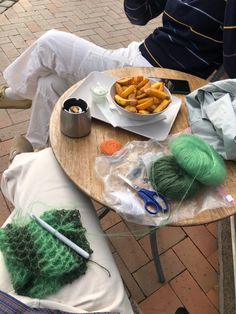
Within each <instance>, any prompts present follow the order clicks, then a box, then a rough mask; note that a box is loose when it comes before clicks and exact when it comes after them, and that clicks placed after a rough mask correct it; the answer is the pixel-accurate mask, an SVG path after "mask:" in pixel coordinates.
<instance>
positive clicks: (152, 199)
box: [138, 189, 169, 215]
mask: <svg viewBox="0 0 236 314" xmlns="http://www.w3.org/2000/svg"><path fill="white" fill-rule="evenodd" d="M138 195H139V196H140V197H141V198H142V199H143V201H144V208H145V210H146V211H147V212H148V213H149V214H151V215H156V214H157V213H158V212H159V211H160V212H166V211H168V210H169V204H168V202H167V200H166V198H165V196H164V195H162V194H161V193H157V192H155V191H150V190H146V189H140V190H139V191H138ZM158 198H160V199H161V200H162V201H163V202H164V204H165V207H164V208H163V207H162V205H161V204H160V203H159V202H158ZM150 208H152V210H151V209H150Z"/></svg>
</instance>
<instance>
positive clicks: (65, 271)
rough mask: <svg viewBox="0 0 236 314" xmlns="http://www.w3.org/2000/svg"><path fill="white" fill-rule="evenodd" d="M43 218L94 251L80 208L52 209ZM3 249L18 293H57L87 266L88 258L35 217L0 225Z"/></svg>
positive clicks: (65, 234) (0, 246) (0, 240)
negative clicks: (86, 233) (24, 223)
mask: <svg viewBox="0 0 236 314" xmlns="http://www.w3.org/2000/svg"><path fill="white" fill-rule="evenodd" d="M41 218H42V219H43V220H44V221H46V222H47V223H48V224H49V225H51V226H52V227H53V228H55V229H56V230H57V231H59V232H61V233H62V234H63V235H64V236H66V237H67V238H68V239H70V240H71V241H73V242H74V243H76V244H77V245H79V246H80V247H81V248H82V249H84V250H85V251H87V252H88V253H89V254H91V253H92V252H93V251H92V250H91V248H90V246H89V243H88V241H87V239H86V237H85V232H86V229H85V228H83V226H82V224H81V221H80V213H79V211H78V210H64V209H62V210H50V211H47V212H44V214H43V215H42V216H41ZM0 250H1V251H2V253H3V256H4V260H5V263H6V265H7V268H8V271H9V273H10V276H11V281H12V285H13V287H14V289H15V291H16V292H17V294H20V295H26V296H29V297H33V298H44V297H45V296H47V295H50V294H52V293H56V292H57V291H58V290H59V289H60V288H61V287H62V286H63V285H65V284H68V283H71V282H72V281H73V280H75V279H76V278H78V277H79V276H81V275H83V274H84V273H85V272H86V269H87V261H88V260H87V259H85V258H83V257H81V256H80V255H79V254H77V253H76V252H74V251H73V250H72V249H71V248H69V247H68V246H66V245H65V244H64V243H62V242H61V241H60V240H58V239H57V238H56V237H55V236H53V235H52V234H51V233H49V232H48V231H47V230H45V229H44V228H42V227H41V226H40V225H38V224H37V222H36V221H34V220H32V221H30V222H29V223H27V224H26V225H24V226H20V225H19V224H17V222H14V223H11V224H8V225H7V226H6V227H5V228H3V229H0Z"/></svg>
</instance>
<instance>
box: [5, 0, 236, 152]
mask: <svg viewBox="0 0 236 314" xmlns="http://www.w3.org/2000/svg"><path fill="white" fill-rule="evenodd" d="M235 7H236V4H235V1H234V0H228V1H227V2H226V1H225V0H216V1H203V0H196V1H192V0H184V1H179V0H148V1H147V0H138V1H136V0H124V10H125V13H126V15H127V17H128V19H129V20H130V22H131V23H133V24H136V25H145V24H146V23H147V22H148V21H150V20H151V19H153V18H155V17H157V16H158V15H160V14H161V13H163V26H162V27H158V28H156V29H155V30H154V32H153V33H152V34H150V35H149V36H148V37H147V38H146V39H145V40H144V41H143V42H141V43H138V42H132V43H130V44H129V45H128V47H126V48H119V49H115V50H110V49H104V48H102V47H99V46H97V45H95V44H93V43H91V42H89V41H86V40H84V39H82V38H79V37H77V36H75V35H73V34H70V33H64V32H59V31H56V30H50V31H48V32H46V33H45V34H44V35H42V36H41V37H40V38H39V39H38V40H36V42H34V43H33V44H32V45H31V46H30V47H29V48H28V49H27V50H26V51H25V52H24V53H23V54H22V55H21V56H19V57H18V58H17V59H16V60H15V61H14V62H13V63H12V64H10V65H9V66H8V67H7V68H6V69H5V71H4V73H3V75H4V78H5V80H6V83H7V85H5V86H2V87H1V90H0V108H28V107H29V106H30V102H29V100H32V104H33V108H32V113H31V118H30V122H29V127H28V131H27V134H26V137H27V139H28V140H29V141H30V142H31V143H32V145H33V146H34V148H40V147H44V146H46V145H47V143H48V126H49V119H50V115H51V112H52V110H53V107H54V105H55V103H56V102H57V100H58V97H60V96H61V94H62V93H63V92H64V91H65V90H66V89H67V88H68V87H69V86H71V85H72V84H74V83H75V82H77V81H78V80H81V79H83V78H85V77H86V76H87V75H88V74H89V73H90V72H91V71H104V70H107V69H111V68H117V67H125V66H136V67H139V66H141V67H151V66H154V67H165V68H170V69H175V70H180V71H183V72H187V73H190V74H194V75H197V76H199V77H202V78H207V77H208V76H209V75H210V74H211V73H212V72H213V71H214V70H215V69H217V68H218V67H219V66H220V65H221V64H222V63H223V64H224V67H225V70H226V72H227V74H228V75H229V76H230V77H235V75H236V64H235V60H236V53H235V51H236V43H235V41H234V40H233V39H234V37H235V32H236V28H235V25H236V16H235V13H234V12H235Z"/></svg>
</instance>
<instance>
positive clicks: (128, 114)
mask: <svg viewBox="0 0 236 314" xmlns="http://www.w3.org/2000/svg"><path fill="white" fill-rule="evenodd" d="M150 82H151V83H155V82H156V81H153V80H151V79H150ZM115 84H116V83H114V84H112V86H111V87H110V98H111V101H112V102H113V103H114V105H115V107H116V109H117V110H118V111H119V112H120V113H121V114H122V115H124V116H125V117H127V118H129V119H132V120H137V121H148V120H150V121H152V120H155V119H157V120H158V119H159V118H160V115H161V114H162V113H164V112H165V111H166V110H167V108H168V107H169V105H168V106H167V107H166V108H165V109H164V110H162V111H161V112H155V113H150V114H146V115H145V114H140V113H136V112H130V111H128V110H126V109H124V108H123V107H122V106H121V105H119V104H118V103H117V102H116V101H115V94H116V89H115ZM164 90H165V93H167V94H168V95H169V96H170V98H171V93H170V91H169V89H168V88H166V87H164Z"/></svg>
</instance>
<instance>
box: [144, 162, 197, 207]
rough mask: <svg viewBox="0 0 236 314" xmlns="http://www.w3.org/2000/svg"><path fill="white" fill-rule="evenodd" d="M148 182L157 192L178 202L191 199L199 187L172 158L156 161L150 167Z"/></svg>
mask: <svg viewBox="0 0 236 314" xmlns="http://www.w3.org/2000/svg"><path fill="white" fill-rule="evenodd" d="M149 180H150V181H151V184H152V186H153V188H154V189H155V190H156V191H157V192H160V193H162V194H163V195H165V196H166V197H168V198H170V199H173V200H179V201H180V200H182V199H188V198H191V197H193V196H194V195H195V194H196V193H197V192H198V190H199V188H200V185H201V184H200V183H199V182H198V181H196V180H194V179H193V178H192V177H191V176H190V175H188V174H187V173H186V171H184V170H183V169H182V168H180V167H179V165H178V164H177V162H176V159H175V157H174V156H164V157H162V158H160V159H157V160H156V161H155V162H154V163H153V164H152V166H151V169H150V177H149Z"/></svg>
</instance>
